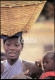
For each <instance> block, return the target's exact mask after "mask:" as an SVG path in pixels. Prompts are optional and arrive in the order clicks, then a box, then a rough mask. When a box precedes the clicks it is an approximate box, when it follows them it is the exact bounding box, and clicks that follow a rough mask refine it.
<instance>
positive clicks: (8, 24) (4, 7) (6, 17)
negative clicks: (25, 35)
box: [1, 1, 46, 36]
mask: <svg viewBox="0 0 55 80" xmlns="http://www.w3.org/2000/svg"><path fill="white" fill-rule="evenodd" d="M45 3H46V1H1V34H3V35H8V36H12V35H14V34H16V33H17V32H21V31H22V32H27V31H28V30H29V29H30V28H31V27H32V26H33V23H34V22H35V21H36V20H37V18H38V16H39V14H40V12H41V10H42V9H43V6H44V4H45Z"/></svg>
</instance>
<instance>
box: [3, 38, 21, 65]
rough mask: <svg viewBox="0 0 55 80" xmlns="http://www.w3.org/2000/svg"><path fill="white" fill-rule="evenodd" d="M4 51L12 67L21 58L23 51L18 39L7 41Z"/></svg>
mask: <svg viewBox="0 0 55 80" xmlns="http://www.w3.org/2000/svg"><path fill="white" fill-rule="evenodd" d="M4 50H5V53H6V57H7V60H8V63H9V64H10V65H12V64H14V63H15V62H16V60H17V59H18V58H19V56H20V53H21V51H22V45H21V43H20V41H19V40H18V38H10V39H7V40H6V41H5V43H4Z"/></svg>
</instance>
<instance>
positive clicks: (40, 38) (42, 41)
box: [1, 2, 54, 61]
mask: <svg viewBox="0 0 55 80" xmlns="http://www.w3.org/2000/svg"><path fill="white" fill-rule="evenodd" d="M23 39H24V40H25V39H30V40H31V42H28V43H24V48H23V50H22V52H21V55H20V57H21V58H22V59H24V60H28V61H37V60H41V59H42V57H43V55H44V54H46V52H48V51H53V50H54V2H47V3H46V4H45V6H44V8H43V10H42V12H41V14H40V16H39V18H38V20H37V21H36V22H35V24H34V25H33V27H32V28H31V30H29V32H28V33H24V34H23ZM33 40H35V41H36V42H33ZM1 52H4V49H3V44H2V40H1Z"/></svg>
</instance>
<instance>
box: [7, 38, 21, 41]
mask: <svg viewBox="0 0 55 80" xmlns="http://www.w3.org/2000/svg"><path fill="white" fill-rule="evenodd" d="M19 41H20V39H19V38H10V39H7V40H6V42H19Z"/></svg>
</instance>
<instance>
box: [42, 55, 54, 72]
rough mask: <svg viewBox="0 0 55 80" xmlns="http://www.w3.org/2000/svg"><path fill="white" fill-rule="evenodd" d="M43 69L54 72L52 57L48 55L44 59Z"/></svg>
mask: <svg viewBox="0 0 55 80" xmlns="http://www.w3.org/2000/svg"><path fill="white" fill-rule="evenodd" d="M43 68H44V71H45V72H47V71H53V70H54V59H52V56H51V55H47V56H45V57H44V58H43Z"/></svg>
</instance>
